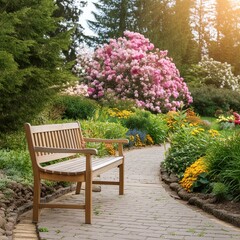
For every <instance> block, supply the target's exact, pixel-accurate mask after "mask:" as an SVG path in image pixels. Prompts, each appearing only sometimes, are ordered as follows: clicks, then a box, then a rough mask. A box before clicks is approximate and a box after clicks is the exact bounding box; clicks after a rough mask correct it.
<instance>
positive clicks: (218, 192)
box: [212, 182, 228, 201]
mask: <svg viewBox="0 0 240 240" xmlns="http://www.w3.org/2000/svg"><path fill="white" fill-rule="evenodd" d="M212 194H213V195H214V196H215V197H216V198H217V200H218V201H221V200H225V199H227V198H228V187H227V186H226V185H225V184H224V183H221V182H215V183H212Z"/></svg>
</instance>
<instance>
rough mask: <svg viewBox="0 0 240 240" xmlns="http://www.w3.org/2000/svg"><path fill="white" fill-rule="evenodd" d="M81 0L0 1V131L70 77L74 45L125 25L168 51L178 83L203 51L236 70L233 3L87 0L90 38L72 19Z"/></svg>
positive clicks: (237, 30) (238, 22) (39, 106)
mask: <svg viewBox="0 0 240 240" xmlns="http://www.w3.org/2000/svg"><path fill="white" fill-rule="evenodd" d="M88 3H89V1H80V0H0V73H1V74H0V133H1V132H2V133H4V132H7V131H9V130H15V129H18V128H19V127H22V126H23V123H24V122H25V121H30V120H31V119H34V117H36V115H37V114H39V112H41V111H42V110H43V109H44V108H45V107H46V105H47V104H48V102H49V101H51V100H52V99H53V97H54V96H55V95H57V94H58V93H59V92H60V91H61V89H62V88H64V86H65V87H66V84H67V83H69V82H75V81H77V80H78V77H77V76H76V75H74V74H73V72H72V68H73V66H74V65H75V60H76V55H77V48H78V47H79V46H80V45H81V44H82V43H85V44H88V45H89V46H90V47H91V48H95V47H96V46H97V45H98V44H103V43H105V42H108V40H109V39H110V38H117V37H121V36H123V32H124V31H125V30H130V31H135V32H139V33H141V34H143V35H144V36H145V37H147V38H149V39H150V41H151V42H152V43H154V45H155V47H156V48H159V49H161V50H168V52H169V54H168V55H169V56H170V57H172V58H173V62H174V63H175V64H176V65H177V67H178V69H179V70H180V73H181V76H183V77H184V78H185V80H186V82H187V78H188V77H187V76H188V75H189V72H188V69H190V66H192V65H194V64H197V63H198V62H199V61H200V60H202V58H203V56H204V55H209V57H210V58H213V59H214V60H216V61H219V62H227V63H229V64H231V66H232V71H233V73H234V74H235V75H239V74H240V57H239V56H240V1H239V0H238V1H236V0H235V1H233V0H98V1H97V0H95V3H94V4H95V7H96V9H95V10H94V12H93V13H92V14H93V16H94V20H91V21H90V20H89V21H88V24H89V28H90V29H92V30H93V32H94V33H95V34H94V36H86V35H84V34H83V30H84V29H83V27H82V24H81V21H80V17H81V14H82V11H83V10H84V7H86V6H87V4H88ZM211 72H212V71H211ZM201 74H202V73H201ZM200 77H201V76H200ZM192 78H193V74H192V73H191V79H190V80H191V81H192ZM231 78H232V77H231ZM196 79H197V80H196V81H198V82H199V77H198V78H196ZM224 79H225V76H224ZM224 79H223V80H224ZM188 81H189V80H188ZM194 81H195V80H194ZM196 81H195V82H196ZM214 88H216V87H214ZM191 91H192V90H191ZM192 92H193V91H192ZM203 92H206V91H205V90H204V91H203ZM228 95H229V94H228ZM195 99H196V98H195ZM195 102H196V100H195ZM208 102H209V101H208ZM198 105H199V104H198ZM238 105H239V104H238Z"/></svg>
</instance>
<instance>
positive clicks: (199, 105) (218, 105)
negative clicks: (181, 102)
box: [190, 86, 240, 116]
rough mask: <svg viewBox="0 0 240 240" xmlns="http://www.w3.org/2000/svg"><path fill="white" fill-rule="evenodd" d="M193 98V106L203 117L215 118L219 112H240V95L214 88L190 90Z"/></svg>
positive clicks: (206, 87)
mask: <svg viewBox="0 0 240 240" xmlns="http://www.w3.org/2000/svg"><path fill="white" fill-rule="evenodd" d="M190 90H191V94H192V97H193V103H192V104H191V106H192V107H193V108H194V110H195V111H196V112H197V113H198V114H200V115H201V116H214V115H215V113H216V112H217V111H219V110H222V111H223V112H227V111H229V110H231V109H233V110H234V111H236V112H240V104H239V102H240V93H239V92H237V91H232V90H229V89H219V88H215V87H212V86H201V87H198V88H190Z"/></svg>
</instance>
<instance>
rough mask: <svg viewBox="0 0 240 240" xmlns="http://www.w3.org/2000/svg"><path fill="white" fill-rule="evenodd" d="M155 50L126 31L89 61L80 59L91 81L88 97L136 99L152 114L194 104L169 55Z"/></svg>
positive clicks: (98, 49) (95, 53)
mask: <svg viewBox="0 0 240 240" xmlns="http://www.w3.org/2000/svg"><path fill="white" fill-rule="evenodd" d="M153 50H154V45H153V44H152V43H150V41H149V39H147V38H145V37H144V36H143V35H141V34H139V33H135V32H130V31H125V32H124V37H122V38H118V39H111V40H110V42H109V44H105V45H103V47H99V48H97V49H96V50H95V52H94V53H93V55H92V56H91V57H89V58H86V56H85V57H84V59H83V58H82V57H81V55H79V56H78V59H77V60H78V65H81V67H82V68H84V73H85V74H86V78H87V80H88V84H89V88H88V94H89V96H90V97H92V98H95V99H99V98H101V97H103V96H104V94H105V93H107V92H113V91H114V93H115V95H116V97H118V98H120V99H127V98H131V99H135V101H136V104H137V106H139V107H144V108H146V109H148V110H150V111H152V112H166V111H170V110H176V109H178V108H180V107H181V106H182V105H184V104H185V105H188V104H189V103H191V102H192V97H191V95H190V92H189V90H188V87H187V85H186V83H185V82H183V79H182V78H181V77H180V75H179V71H178V70H177V68H176V66H175V64H174V63H173V62H172V61H171V59H169V58H168V57H167V51H160V50H159V49H155V51H153Z"/></svg>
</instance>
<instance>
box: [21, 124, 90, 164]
mask: <svg viewBox="0 0 240 240" xmlns="http://www.w3.org/2000/svg"><path fill="white" fill-rule="evenodd" d="M25 129H26V135H27V140H28V146H29V151H30V153H31V152H32V154H31V158H32V160H33V158H34V161H37V162H38V163H43V162H49V161H52V160H57V159H61V158H66V157H71V156H74V155H75V154H67V153H44V152H37V153H36V152H34V151H33V149H34V147H56V148H78V149H79V148H84V147H85V143H84V141H83V136H82V133H81V128H80V124H79V123H77V122H76V123H64V124H50V125H39V126H31V125H30V124H25Z"/></svg>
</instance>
